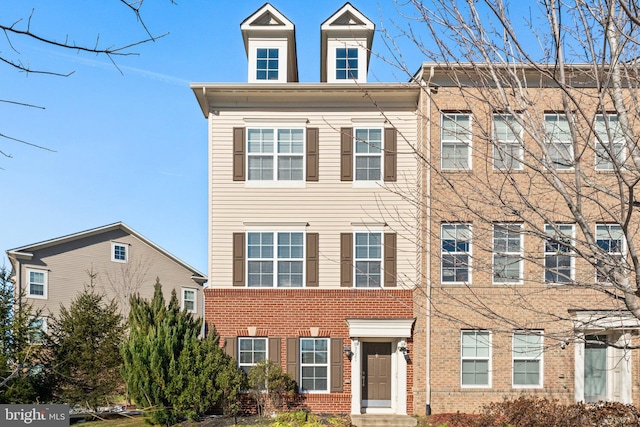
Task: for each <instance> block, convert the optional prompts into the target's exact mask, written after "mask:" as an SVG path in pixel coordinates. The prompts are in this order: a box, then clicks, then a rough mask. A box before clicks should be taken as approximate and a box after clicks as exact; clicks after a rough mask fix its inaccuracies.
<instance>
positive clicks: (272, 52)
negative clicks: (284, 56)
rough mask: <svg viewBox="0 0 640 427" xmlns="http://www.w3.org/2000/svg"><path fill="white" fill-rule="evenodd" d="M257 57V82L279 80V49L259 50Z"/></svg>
mask: <svg viewBox="0 0 640 427" xmlns="http://www.w3.org/2000/svg"><path fill="white" fill-rule="evenodd" d="M256 56H257V59H256V80H278V61H279V58H278V56H279V52H278V49H277V48H257V49H256Z"/></svg>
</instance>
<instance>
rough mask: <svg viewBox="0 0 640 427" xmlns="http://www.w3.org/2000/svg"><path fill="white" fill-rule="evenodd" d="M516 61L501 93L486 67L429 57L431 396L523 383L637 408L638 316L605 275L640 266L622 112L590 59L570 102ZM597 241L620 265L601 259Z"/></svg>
mask: <svg viewBox="0 0 640 427" xmlns="http://www.w3.org/2000/svg"><path fill="white" fill-rule="evenodd" d="M514 67H515V69H516V70H517V71H516V72H515V73H513V74H510V71H511V70H507V71H504V72H502V70H497V73H499V75H500V76H501V77H500V78H501V79H502V80H501V81H502V83H503V84H504V86H505V88H506V89H505V90H504V91H502V92H500V91H499V90H498V89H497V88H496V85H495V84H493V81H494V80H492V78H490V77H487V76H488V75H489V69H490V66H487V65H486V64H479V65H478V64H475V65H471V64H456V65H453V66H451V67H442V66H438V65H436V64H428V63H425V64H423V68H422V73H421V75H420V77H422V78H423V81H424V82H425V85H426V90H425V94H424V96H423V98H422V100H423V102H422V104H421V111H422V115H421V117H422V124H421V126H422V129H423V131H422V134H423V135H428V137H427V138H425V140H424V141H423V143H424V146H425V147H426V148H425V166H428V167H425V176H424V179H425V186H424V187H425V191H426V194H425V197H424V206H425V212H429V215H428V216H426V217H425V229H424V230H425V234H424V236H423V239H424V241H425V242H430V244H429V243H426V245H425V247H426V248H427V250H426V254H425V255H426V256H425V258H424V262H425V264H424V271H425V272H426V273H425V277H426V278H427V280H426V282H427V286H428V293H429V300H430V303H431V304H430V313H429V316H428V326H427V327H428V331H429V332H428V343H429V344H428V350H427V351H428V355H429V356H428V358H427V360H426V364H427V365H428V367H427V370H428V374H427V375H428V378H429V381H428V382H427V386H428V388H429V389H428V390H427V394H428V399H427V400H428V403H429V405H430V408H431V410H432V411H433V412H435V413H442V412H455V411H463V412H471V411H475V410H477V409H478V408H479V406H480V405H482V404H485V403H488V402H493V401H500V400H502V399H503V397H515V396H518V395H521V394H535V395H540V396H545V397H549V398H557V399H560V400H561V401H562V402H574V401H587V402H588V401H597V400H608V401H620V402H624V403H636V404H637V403H638V402H640V388H639V381H638V374H637V372H638V368H639V367H640V365H639V364H638V360H637V359H638V357H637V352H635V351H633V350H632V349H631V348H630V347H631V346H633V345H634V344H636V341H637V333H638V328H639V327H640V322H639V321H638V320H637V319H636V318H634V317H633V316H632V315H631V314H630V313H629V312H628V311H627V309H626V307H625V306H624V303H623V301H622V300H621V299H619V298H615V297H612V295H613V294H615V293H616V292H618V291H617V290H614V289H613V288H612V286H611V284H610V283H609V282H613V280H611V281H609V280H608V279H607V277H613V276H607V275H608V274H615V273H612V272H613V271H623V270H624V271H627V272H629V271H632V269H630V268H628V267H627V266H626V265H627V264H626V261H625V259H626V257H625V255H626V254H627V252H626V249H627V244H628V243H629V242H626V241H625V238H624V234H623V232H622V227H624V226H625V225H626V224H625V218H627V216H626V214H625V211H624V210H623V211H620V201H621V200H624V199H627V200H628V199H629V195H625V194H624V192H622V193H619V192H618V188H619V187H620V186H619V185H618V182H617V180H616V174H614V173H613V169H614V168H615V167H617V166H616V164H618V165H621V164H624V163H625V161H626V160H625V157H624V148H623V146H622V145H616V144H620V141H619V138H620V134H619V132H618V131H617V130H616V128H617V117H616V116H615V115H614V114H611V113H610V111H611V110H612V109H613V107H612V105H611V102H610V100H608V99H607V97H606V96H603V95H602V93H603V92H602V91H601V90H600V89H598V87H597V84H596V83H595V82H594V80H592V79H590V77H589V75H590V68H589V66H575V67H574V68H571V69H570V72H568V74H567V77H566V78H567V79H569V80H571V82H572V85H574V86H575V88H576V89H573V90H571V92H570V93H569V94H568V96H567V98H570V100H569V101H567V99H566V98H564V99H563V95H565V93H564V92H563V91H562V90H560V89H559V88H558V85H557V84H554V83H553V82H551V81H550V80H549V78H548V75H549V74H547V73H546V71H545V69H544V67H541V68H539V69H535V68H533V67H526V66H514ZM541 70H542V71H541ZM493 71H496V70H493ZM514 75H515V76H517V81H519V82H520V83H521V86H520V87H516V85H515V83H516V79H514V78H513V76H514ZM488 82H489V83H488ZM510 84H511V86H510ZM567 112H569V113H567ZM603 112H604V113H605V114H603ZM569 115H572V117H570V118H567V117H568V116H569ZM515 116H518V117H517V120H516V117H515ZM605 116H606V117H605ZM605 121H606V122H607V123H609V124H610V126H609V127H608V130H609V131H610V132H609V133H607V132H606V130H607V129H605V126H604V125H603V123H605ZM609 121H610V122H609ZM569 122H571V126H575V129H574V130H573V131H571V132H574V134H575V135H581V136H580V137H579V138H571V137H570V134H571V132H570V130H569V129H570V125H569ZM633 125H634V126H635V124H633ZM598 138H599V139H598ZM616 138H618V139H616ZM576 141H577V142H576ZM609 141H610V142H611V146H612V147H615V149H614V150H612V152H613V153H615V154H614V156H619V158H618V159H617V160H614V161H613V162H612V161H611V157H610V156H609V155H605V154H604V151H603V149H602V148H601V147H602V145H603V144H606V145H607V146H609ZM427 170H428V176H427V172H426V171H427ZM427 179H428V182H427ZM554 187H555V188H554ZM560 188H562V189H564V190H563V191H565V193H564V196H563V195H562V191H559V189H560ZM611 189H613V190H611ZM631 196H632V193H631ZM569 205H573V209H574V211H570V209H569V207H568V206H569ZM628 218H629V220H630V222H629V225H628V227H629V228H628V229H629V230H634V229H637V227H638V223H637V219H636V218H633V217H632V216H628ZM580 221H581V222H582V224H581V223H580ZM631 235H633V232H631ZM598 251H602V252H603V253H608V255H611V259H612V260H616V259H618V260H620V261H621V262H613V263H612V264H611V265H610V266H606V265H601V264H602V262H599V261H596V260H597V257H596V255H597V253H598ZM596 266H597V267H596ZM596 270H597V271H596ZM628 274H630V275H631V276H632V273H628ZM629 280H634V279H633V278H630V279H629ZM618 295H621V294H620V293H618Z"/></svg>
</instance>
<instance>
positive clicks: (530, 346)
mask: <svg viewBox="0 0 640 427" xmlns="http://www.w3.org/2000/svg"><path fill="white" fill-rule="evenodd" d="M542 348H543V347H542V334H541V332H539V331H536V332H516V333H514V334H513V386H514V387H542Z"/></svg>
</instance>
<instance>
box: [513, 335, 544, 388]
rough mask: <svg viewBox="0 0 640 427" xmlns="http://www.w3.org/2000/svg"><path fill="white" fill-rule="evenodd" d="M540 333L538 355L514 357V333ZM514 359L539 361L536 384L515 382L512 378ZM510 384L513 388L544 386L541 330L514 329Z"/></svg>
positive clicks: (542, 337)
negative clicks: (533, 356)
mask: <svg viewBox="0 0 640 427" xmlns="http://www.w3.org/2000/svg"><path fill="white" fill-rule="evenodd" d="M534 334H537V335H540V354H539V355H538V357H535V358H531V357H522V356H520V357H516V353H515V343H516V335H534ZM516 360H537V361H539V362H540V370H539V377H538V384H535V385H526V384H516V383H515V382H514V381H513V380H514V376H515V362H516ZM511 386H512V387H513V388H525V389H527V388H543V387H544V335H543V331H540V330H537V331H514V333H513V334H512V337H511Z"/></svg>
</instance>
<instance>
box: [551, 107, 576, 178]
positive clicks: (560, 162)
mask: <svg viewBox="0 0 640 427" xmlns="http://www.w3.org/2000/svg"><path fill="white" fill-rule="evenodd" d="M544 119H545V133H546V143H547V150H548V152H549V161H550V162H551V164H552V166H553V167H555V168H557V169H570V168H572V167H573V163H574V158H573V141H572V138H571V131H570V128H569V121H568V119H567V116H566V115H565V114H546V115H545V118H544Z"/></svg>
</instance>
